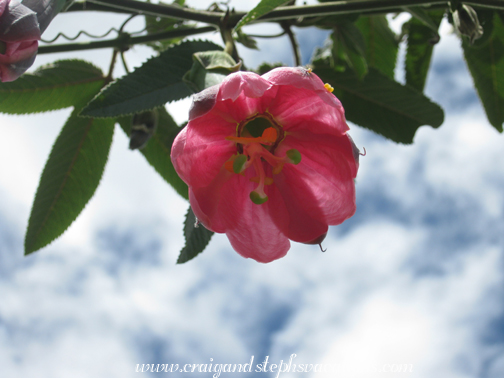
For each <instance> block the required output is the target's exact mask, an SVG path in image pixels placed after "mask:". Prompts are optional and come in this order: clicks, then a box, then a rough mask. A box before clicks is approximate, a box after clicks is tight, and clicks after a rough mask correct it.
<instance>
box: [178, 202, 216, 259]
mask: <svg viewBox="0 0 504 378" xmlns="http://www.w3.org/2000/svg"><path fill="white" fill-rule="evenodd" d="M213 234H214V233H213V232H212V231H209V230H207V229H206V228H205V227H204V226H203V225H202V224H201V223H200V224H196V217H195V216H194V213H193V211H192V209H191V207H189V209H188V210H187V214H186V219H185V221H184V236H185V240H186V244H185V247H184V248H182V250H181V251H180V255H179V258H178V260H177V264H183V263H185V262H187V261H189V260H191V259H193V258H195V257H196V256H197V255H199V254H200V253H201V252H203V250H204V249H205V247H206V246H207V244H208V242H209V241H210V239H211V238H212V235H213Z"/></svg>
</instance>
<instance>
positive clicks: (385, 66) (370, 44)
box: [355, 16, 399, 79]
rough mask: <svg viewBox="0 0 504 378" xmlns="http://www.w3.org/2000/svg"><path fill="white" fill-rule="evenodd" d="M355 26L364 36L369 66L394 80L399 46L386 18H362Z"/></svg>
mask: <svg viewBox="0 0 504 378" xmlns="http://www.w3.org/2000/svg"><path fill="white" fill-rule="evenodd" d="M355 25H356V26H357V27H358V28H359V29H360V31H361V33H362V35H363V36H364V41H365V44H366V60H367V64H368V66H369V67H374V68H376V69H377V70H379V71H380V72H381V73H383V74H385V75H387V76H388V77H389V78H390V79H394V69H395V65H396V60H397V50H398V47H399V45H398V43H397V41H396V36H395V34H394V32H393V31H392V30H391V29H390V27H389V26H388V21H387V19H386V18H385V16H366V17H361V18H359V19H358V20H357V22H356V23H355Z"/></svg>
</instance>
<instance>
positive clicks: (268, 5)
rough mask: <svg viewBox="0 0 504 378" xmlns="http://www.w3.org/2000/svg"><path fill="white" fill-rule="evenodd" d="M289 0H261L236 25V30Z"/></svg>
mask: <svg viewBox="0 0 504 378" xmlns="http://www.w3.org/2000/svg"><path fill="white" fill-rule="evenodd" d="M287 2H288V0H261V1H260V2H259V4H257V5H256V7H255V8H254V9H252V10H251V11H250V12H248V13H247V14H246V15H245V16H244V17H243V18H242V19H241V20H240V22H238V24H237V25H236V26H235V28H234V30H238V29H239V28H241V27H242V26H244V25H246V24H248V23H249V22H252V21H255V20H257V19H258V18H259V17H261V16H264V15H265V14H267V13H269V12H271V11H272V10H273V9H275V8H277V7H279V6H281V5H283V4H285V3H287Z"/></svg>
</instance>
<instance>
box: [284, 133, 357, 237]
mask: <svg viewBox="0 0 504 378" xmlns="http://www.w3.org/2000/svg"><path fill="white" fill-rule="evenodd" d="M297 137H298V138H294V137H293V136H292V135H290V136H288V137H287V138H286V140H285V142H284V143H283V144H282V145H281V146H280V148H279V149H278V150H277V152H276V154H277V155H279V156H282V154H285V151H286V150H288V149H291V148H295V149H297V150H298V151H299V152H300V153H301V156H302V158H301V162H300V163H299V164H298V165H292V164H288V165H285V167H284V169H283V171H282V172H281V173H280V174H279V175H278V177H275V178H274V180H275V184H276V186H277V187H278V189H279V191H280V192H281V193H282V196H283V197H284V199H285V203H286V205H287V206H290V207H293V208H296V207H297V206H298V203H300V202H303V203H305V202H309V203H310V204H311V206H312V207H313V208H312V209H308V212H309V213H310V216H311V217H313V218H316V219H318V221H320V222H324V223H325V224H328V225H336V224H340V223H342V222H343V221H344V220H346V219H348V218H350V217H351V216H352V215H353V214H354V213H355V208H356V206H355V184H354V179H355V177H356V175H357V168H358V163H357V162H356V161H355V158H354V151H353V145H352V143H351V141H350V139H349V137H348V136H346V135H343V136H341V137H334V136H329V135H326V136H323V135H316V134H310V133H309V132H306V133H304V134H300V135H298V136H297ZM289 211H290V212H293V210H289ZM306 216H307V215H306ZM302 221H305V220H304V219H303V220H302ZM295 222H301V220H295ZM287 236H288V237H289V238H291V236H294V235H291V234H290V233H288V234H287ZM291 239H292V238H291ZM293 240H296V239H293Z"/></svg>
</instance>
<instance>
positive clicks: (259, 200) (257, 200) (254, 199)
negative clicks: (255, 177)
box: [250, 190, 268, 205]
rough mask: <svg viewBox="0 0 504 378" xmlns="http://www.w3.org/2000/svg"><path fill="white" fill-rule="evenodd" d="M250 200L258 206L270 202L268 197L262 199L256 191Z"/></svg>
mask: <svg viewBox="0 0 504 378" xmlns="http://www.w3.org/2000/svg"><path fill="white" fill-rule="evenodd" d="M250 199H251V200H252V202H253V203H255V204H256V205H262V204H263V203H264V202H266V201H267V200H268V196H265V197H262V196H261V195H260V194H259V193H257V192H256V191H255V190H254V191H252V192H250Z"/></svg>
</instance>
